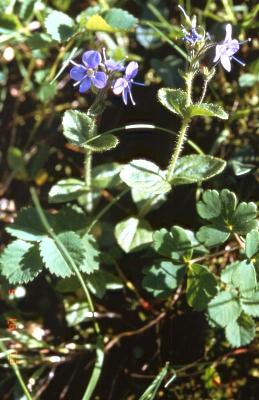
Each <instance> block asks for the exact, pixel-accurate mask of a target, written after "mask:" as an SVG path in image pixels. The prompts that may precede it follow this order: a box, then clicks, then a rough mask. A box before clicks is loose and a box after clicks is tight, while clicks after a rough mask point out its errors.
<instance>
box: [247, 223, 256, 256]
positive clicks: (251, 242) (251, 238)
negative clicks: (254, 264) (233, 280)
mask: <svg viewBox="0 0 259 400" xmlns="http://www.w3.org/2000/svg"><path fill="white" fill-rule="evenodd" d="M245 252H246V255H247V257H248V258H252V257H253V256H254V255H255V254H256V253H258V252H259V232H258V231H257V230H256V229H254V230H252V231H251V232H249V233H248V234H247V235H246V246H245Z"/></svg>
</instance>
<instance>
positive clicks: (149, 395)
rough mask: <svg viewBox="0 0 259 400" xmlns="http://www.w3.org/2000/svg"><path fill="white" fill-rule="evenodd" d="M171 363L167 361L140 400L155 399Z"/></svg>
mask: <svg viewBox="0 0 259 400" xmlns="http://www.w3.org/2000/svg"><path fill="white" fill-rule="evenodd" d="M168 369H169V363H166V365H165V366H164V368H163V369H162V370H161V371H160V372H159V374H158V375H157V376H156V378H155V379H154V380H153V382H152V383H151V384H150V385H149V387H148V388H147V389H146V390H145V392H144V393H143V394H142V396H141V397H140V399H139V400H154V399H155V397H156V394H157V392H158V389H159V387H160V385H161V384H162V382H163V379H164V378H165V376H166V375H167V373H168Z"/></svg>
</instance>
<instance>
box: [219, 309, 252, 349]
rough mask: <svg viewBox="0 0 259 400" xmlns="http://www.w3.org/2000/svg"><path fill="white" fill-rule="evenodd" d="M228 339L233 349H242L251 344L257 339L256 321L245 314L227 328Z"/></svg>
mask: <svg viewBox="0 0 259 400" xmlns="http://www.w3.org/2000/svg"><path fill="white" fill-rule="evenodd" d="M225 332H226V338H227V340H228V341H229V343H230V344H231V346H232V347H241V346H245V345H246V344H249V343H250V342H251V341H252V340H253V339H254V337H255V323H254V320H253V319H252V318H251V317H250V316H249V315H246V314H244V313H242V314H241V315H240V317H239V318H238V319H237V320H236V321H233V322H231V323H230V324H228V325H227V326H226V329H225Z"/></svg>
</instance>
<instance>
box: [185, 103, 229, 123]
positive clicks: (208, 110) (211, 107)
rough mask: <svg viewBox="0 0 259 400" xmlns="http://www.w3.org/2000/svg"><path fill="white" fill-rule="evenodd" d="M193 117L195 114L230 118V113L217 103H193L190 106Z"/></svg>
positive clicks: (189, 109)
mask: <svg viewBox="0 0 259 400" xmlns="http://www.w3.org/2000/svg"><path fill="white" fill-rule="evenodd" d="M188 111H189V113H190V116H191V117H194V116H199V115H200V116H205V117H217V118H220V119H228V114H227V113H226V112H225V111H224V110H223V108H222V107H220V106H219V105H217V104H210V103H202V104H191V105H190V106H189V108H188Z"/></svg>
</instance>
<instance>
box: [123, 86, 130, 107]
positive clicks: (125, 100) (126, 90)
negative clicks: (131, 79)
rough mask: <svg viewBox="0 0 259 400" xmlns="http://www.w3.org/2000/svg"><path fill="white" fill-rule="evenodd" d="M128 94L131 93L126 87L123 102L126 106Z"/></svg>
mask: <svg viewBox="0 0 259 400" xmlns="http://www.w3.org/2000/svg"><path fill="white" fill-rule="evenodd" d="M128 93H129V88H128V87H126V88H125V89H124V90H123V92H122V100H123V103H124V104H125V106H126V105H127V104H128Z"/></svg>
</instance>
